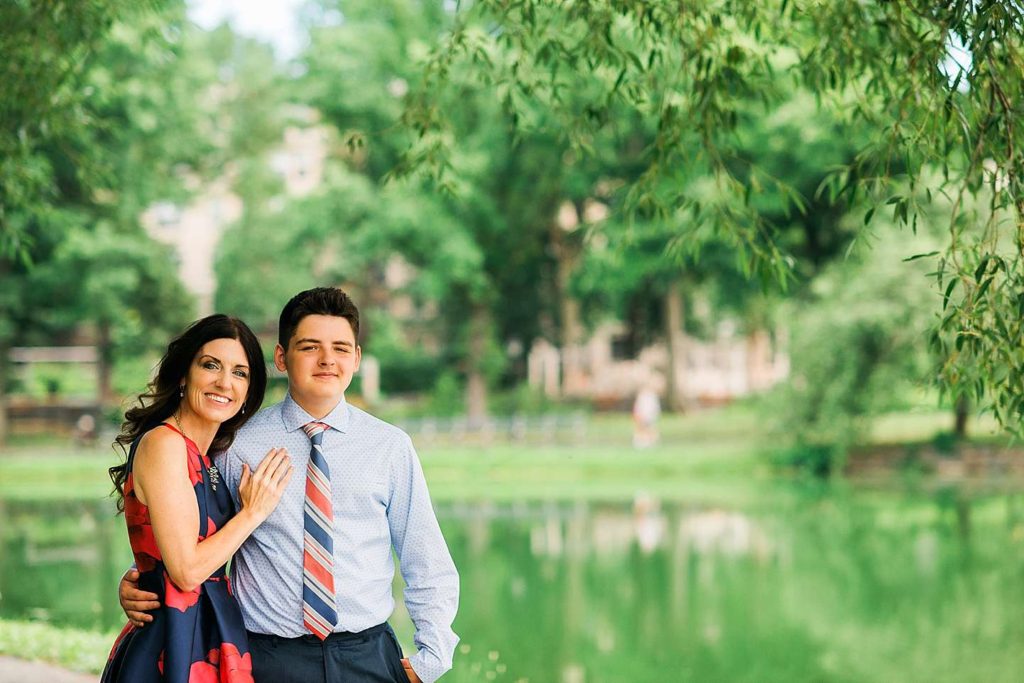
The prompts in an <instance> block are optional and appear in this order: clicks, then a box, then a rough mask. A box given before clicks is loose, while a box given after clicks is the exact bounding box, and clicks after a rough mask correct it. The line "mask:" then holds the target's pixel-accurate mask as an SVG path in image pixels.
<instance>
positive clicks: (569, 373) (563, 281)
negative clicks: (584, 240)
mask: <svg viewBox="0 0 1024 683" xmlns="http://www.w3.org/2000/svg"><path fill="white" fill-rule="evenodd" d="M551 240H552V245H553V246H554V253H555V258H556V259H557V269H556V271H555V279H556V283H555V284H556V289H557V295H558V309H559V310H558V312H559V314H560V317H561V323H562V324H561V332H562V334H561V339H560V342H561V346H562V394H563V395H565V396H578V395H580V394H581V393H582V392H584V391H585V390H586V383H587V378H586V375H585V373H584V371H583V349H582V339H583V326H582V325H581V324H580V304H579V302H578V301H577V300H576V299H575V298H574V297H573V296H572V295H571V294H569V282H570V280H571V279H572V273H573V270H574V269H575V267H576V260H577V258H578V256H579V252H580V247H579V244H578V240H576V239H575V238H574V237H573V236H572V235H569V234H566V233H565V232H564V230H563V229H562V228H561V227H559V226H557V225H555V226H553V227H552V228H551Z"/></svg>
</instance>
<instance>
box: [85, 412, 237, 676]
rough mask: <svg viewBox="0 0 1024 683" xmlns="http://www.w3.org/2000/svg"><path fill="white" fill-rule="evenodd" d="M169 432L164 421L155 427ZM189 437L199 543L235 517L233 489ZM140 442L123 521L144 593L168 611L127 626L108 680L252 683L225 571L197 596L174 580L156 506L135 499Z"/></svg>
mask: <svg viewBox="0 0 1024 683" xmlns="http://www.w3.org/2000/svg"><path fill="white" fill-rule="evenodd" d="M162 427H166V428H168V429H171V430H173V431H175V432H178V433H179V434H181V432H179V431H178V430H177V429H175V428H174V427H172V426H171V425H169V424H167V423H162V424H160V425H159V426H158V427H155V429H159V428H162ZM181 436H182V438H183V439H185V446H186V449H187V451H188V471H189V477H190V478H191V480H192V487H193V489H194V491H195V494H196V503H197V504H198V505H199V540H200V541H202V540H203V539H205V538H207V537H208V536H210V535H211V534H214V533H216V531H217V529H219V528H220V527H222V526H224V524H225V523H226V522H227V521H228V520H229V519H231V517H232V515H234V512H235V511H234V504H233V503H232V500H231V494H230V493H229V492H228V488H227V485H226V484H224V483H222V482H221V481H220V475H219V473H218V472H217V469H216V467H214V466H213V465H212V464H211V463H210V460H209V458H207V457H206V456H205V455H203V454H202V453H200V452H199V448H198V447H197V446H196V445H195V443H193V442H192V440H191V439H189V438H188V437H186V436H185V435H184V434H181ZM140 439H141V437H140V438H139V439H136V441H135V443H133V444H132V447H131V450H130V452H129V454H128V477H127V479H126V481H125V485H124V517H125V522H126V524H127V525H128V539H129V541H130V542H131V546H132V552H133V553H134V554H135V566H136V567H137V568H138V570H139V574H140V577H139V588H140V589H142V590H146V591H152V592H153V593H156V594H157V595H158V596H160V597H159V600H160V604H161V607H160V608H159V609H157V610H155V611H154V612H153V621H152V622H151V623H149V624H147V625H146V626H145V627H143V628H137V627H135V626H133V625H132V624H130V623H129V624H128V625H127V626H125V627H124V630H122V631H121V634H120V635H119V636H118V638H117V640H116V641H115V642H114V647H113V648H112V649H111V652H110V659H109V661H108V662H107V666H106V668H105V669H104V670H103V676H102V678H101V679H100V680H101V682H102V683H114V682H115V681H116V682H119V683H120V682H124V683H129V682H130V683H150V682H153V683H156V682H158V681H160V682H163V681H166V682H167V683H252V680H253V678H252V663H251V659H250V656H249V645H248V641H247V640H246V635H245V626H244V625H243V622H242V613H241V611H240V610H239V607H238V603H237V601H236V600H235V597H234V595H232V592H231V583H230V581H229V580H228V577H227V574H226V573H225V567H221V568H220V569H218V570H217V571H216V572H214V574H213V576H211V577H210V578H208V579H207V580H206V581H204V582H203V583H202V585H201V586H199V587H198V588H196V589H195V590H194V591H183V590H180V589H179V588H178V587H177V586H175V585H174V583H173V582H172V581H171V579H170V576H168V574H167V571H166V570H165V569H164V563H163V560H162V558H161V556H160V550H159V549H158V548H157V545H156V539H155V538H154V536H153V527H152V525H151V523H150V518H149V509H148V508H147V507H146V506H145V505H143V504H142V503H141V502H140V501H139V499H138V498H137V497H136V495H135V487H134V478H133V476H132V465H133V460H134V457H135V451H136V449H137V448H138V445H139V440H140Z"/></svg>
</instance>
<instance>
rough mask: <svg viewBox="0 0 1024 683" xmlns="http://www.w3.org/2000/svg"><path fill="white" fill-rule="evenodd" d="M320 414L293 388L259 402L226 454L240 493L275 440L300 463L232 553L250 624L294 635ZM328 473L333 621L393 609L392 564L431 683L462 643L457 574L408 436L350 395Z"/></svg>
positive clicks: (361, 619)
mask: <svg viewBox="0 0 1024 683" xmlns="http://www.w3.org/2000/svg"><path fill="white" fill-rule="evenodd" d="M312 420H313V418H312V417H311V416H310V415H309V414H307V413H306V411H304V410H303V409H302V408H300V407H299V405H298V404H297V403H295V401H293V400H292V398H291V396H290V395H289V396H287V397H286V398H285V400H284V401H282V402H281V403H278V404H277V405H274V406H271V407H269V408H264V409H263V410H261V411H259V412H258V413H256V415H254V416H253V417H252V419H251V420H249V422H248V423H246V425H245V426H244V427H242V429H241V430H239V432H238V434H237V436H236V437H235V441H234V443H233V444H232V446H231V448H230V449H228V450H227V451H226V452H225V453H224V454H222V455H221V456H219V457H218V459H217V465H218V467H220V469H221V470H222V474H223V476H224V478H225V481H227V483H228V486H229V487H230V489H231V495H232V496H234V498H235V503H236V505H237V504H238V502H239V501H238V484H239V480H240V479H241V476H242V463H248V464H249V468H250V469H251V470H255V469H256V466H257V465H259V463H260V461H261V460H262V459H263V457H264V456H265V455H266V454H267V452H268V451H269V450H270V449H271V448H281V447H284V448H287V449H288V453H289V455H290V457H291V460H292V463H293V464H294V466H295V471H294V473H293V474H292V478H291V480H290V481H289V482H288V488H287V490H286V491H285V492H284V495H283V496H282V497H281V503H280V504H279V505H278V507H277V509H276V510H275V511H274V512H273V513H271V515H270V516H269V517H268V518H267V520H266V521H265V522H264V523H263V524H262V525H261V526H260V527H259V528H257V529H256V531H255V532H254V533H253V534H252V536H250V537H249V539H248V540H247V541H246V542H245V543H243V544H242V547H241V548H240V549H239V550H238V552H237V553H236V554H235V558H234V563H233V565H232V574H231V575H232V581H233V582H234V588H235V594H236V596H237V598H238V602H239V604H240V605H241V608H242V616H243V618H244V619H245V627H246V628H247V629H249V630H250V631H254V632H256V633H271V634H275V635H278V636H283V637H286V638H294V637H297V636H301V635H306V634H308V633H309V631H308V630H307V629H306V628H305V627H304V626H303V625H302V551H303V528H302V507H303V503H304V501H305V487H306V465H307V463H308V462H309V452H310V441H309V438H308V437H307V436H306V434H305V432H303V431H302V426H303V425H304V424H306V423H307V422H310V421H312ZM319 421H320V422H323V423H325V424H327V425H328V426H329V427H330V429H328V430H327V431H326V432H324V440H323V450H324V456H325V457H326V458H327V463H328V467H329V468H330V474H331V498H332V501H333V509H334V586H335V592H336V595H335V602H336V609H337V611H338V624H337V626H336V627H335V631H351V632H355V631H362V630H364V629H367V628H370V627H371V626H376V625H377V624H381V623H383V622H385V621H387V619H388V618H389V617H390V616H391V613H392V612H393V611H394V607H395V601H394V598H393V597H392V595H391V585H392V580H393V578H394V573H395V565H394V560H393V559H392V556H391V549H392V547H394V549H395V552H396V554H397V555H398V561H399V567H400V568H401V571H402V576H403V578H404V579H405V582H406V588H405V604H406V607H407V608H408V610H409V616H410V617H411V618H412V622H413V624H414V625H415V626H416V634H415V636H414V642H415V644H416V647H417V648H418V652H417V653H416V654H415V655H413V656H412V657H410V664H411V665H412V668H413V670H415V671H416V673H417V674H418V675H419V677H420V678H422V679H423V681H424V682H425V683H433V681H434V680H436V679H437V678H438V677H439V676H441V674H443V673H444V672H446V671H448V670H449V669H451V667H452V656H453V654H454V652H455V646H456V644H457V643H458V642H459V638H458V636H456V635H455V632H454V631H452V622H453V621H454V619H455V613H456V611H457V609H458V602H459V575H458V572H457V571H456V569H455V563H454V562H452V558H451V554H450V553H449V552H448V546H447V544H445V541H444V537H443V536H442V535H441V529H440V527H439V526H438V524H437V518H436V517H435V515H434V510H433V508H432V507H431V504H430V496H429V494H428V492H427V484H426V480H425V479H424V478H423V470H422V468H421V466H420V462H419V458H418V457H417V456H416V451H415V449H414V448H413V445H412V441H411V440H410V439H409V436H408V435H407V434H406V433H405V432H403V431H402V430H400V429H399V428H397V427H394V426H392V425H390V424H388V423H386V422H384V421H382V420H379V419H377V418H375V417H373V416H372V415H370V414H368V413H366V412H364V411H362V410H359V409H358V408H355V407H353V406H350V405H348V404H347V403H346V402H345V401H344V400H342V401H341V402H340V403H339V404H338V405H337V406H336V407H335V408H334V410H333V411H331V413H330V414H329V415H327V416H326V417H324V418H322V419H320V420H319Z"/></svg>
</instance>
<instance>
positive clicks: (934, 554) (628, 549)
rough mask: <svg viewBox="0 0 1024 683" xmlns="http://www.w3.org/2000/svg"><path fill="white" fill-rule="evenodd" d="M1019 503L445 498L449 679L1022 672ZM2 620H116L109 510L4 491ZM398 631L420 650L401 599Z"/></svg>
mask: <svg viewBox="0 0 1024 683" xmlns="http://www.w3.org/2000/svg"><path fill="white" fill-rule="evenodd" d="M1021 508H1022V506H1021V505H1020V501H1019V497H1018V496H1005V495H1004V496H998V497H997V496H987V497H986V496H974V497H971V496H966V495H962V494H959V493H950V492H948V491H946V492H940V493H938V494H934V495H930V496H909V497H908V496H900V495H895V494H873V493H871V494H869V493H862V494H848V495H840V494H833V495H826V496H817V497H813V498H810V499H808V498H807V497H803V496H799V495H795V494H794V495H790V496H786V497H781V498H780V497H778V496H775V497H773V498H772V499H771V502H770V503H768V502H767V501H766V502H765V503H763V504H760V505H750V506H747V507H746V508H744V509H731V508H727V507H721V506H708V505H688V504H686V503H678V502H672V503H668V502H664V501H659V500H657V499H655V498H653V497H651V496H649V495H646V494H643V493H641V494H638V495H637V496H636V497H635V498H634V500H633V501H632V503H631V504H626V505H618V504H597V503H584V502H561V503H558V502H540V503H525V502H521V503H515V504H511V505H497V504H493V503H472V504H471V503H453V504H446V505H440V506H439V510H438V512H439V517H440V518H441V520H442V526H443V527H444V531H445V535H446V537H447V538H448V539H449V542H450V545H451V548H452V553H453V555H454V556H455V559H456V562H457V564H458V566H459V568H460V571H461V574H462V581H463V593H462V594H463V598H462V605H461V608H460V612H459V618H458V621H457V623H456V630H457V631H458V632H459V633H460V635H461V636H462V638H463V641H462V644H461V645H460V648H459V653H458V656H457V662H456V663H457V666H456V670H455V671H453V672H452V673H451V674H449V675H448V676H446V678H445V679H444V680H445V681H446V682H448V683H455V682H469V681H481V680H497V681H510V682H512V681H519V682H526V681H532V682H534V683H549V682H550V683H603V682H607V683H620V682H621V683H642V682H644V681H744V682H745V681H750V682H751V683H753V682H755V681H756V682H758V683H761V682H771V681H780V682H781V681H785V682H787V683H788V682H791V681H838V682H844V681H929V682H931V681H950V682H952V681H957V682H961V681H1016V680H1019V674H1020V672H1021V671H1024V647H1022V646H1024V620H1021V619H1020V618H1019V615H1020V614H1021V613H1024V522H1022V514H1021ZM0 529H2V546H0V548H2V551H3V554H2V557H0V615H2V616H5V617H12V618H38V619H47V620H51V621H54V622H57V623H64V624H73V625H77V626H83V627H101V628H111V627H114V626H116V625H118V624H119V623H120V621H121V617H120V614H119V611H118V609H117V605H116V596H115V595H114V586H115V584H116V581H117V578H118V576H119V575H120V572H121V571H122V570H123V568H124V567H125V566H126V565H127V564H128V563H129V561H130V552H129V551H128V547H127V540H126V539H125V537H124V531H123V521H122V520H121V519H120V518H114V517H112V516H111V514H110V510H109V506H108V504H107V502H106V501H104V503H103V504H102V505H100V504H97V505H79V504H70V503H63V504H62V503H50V502H47V503H45V504H42V503H39V504H34V503H12V502H8V503H0ZM395 623H396V628H397V630H398V631H399V632H400V634H401V635H402V636H403V639H404V641H405V642H407V643H408V642H411V638H410V635H411V627H410V625H409V624H408V621H407V618H406V617H405V615H404V613H403V611H402V608H401V607H399V608H398V612H397V614H396V619H395Z"/></svg>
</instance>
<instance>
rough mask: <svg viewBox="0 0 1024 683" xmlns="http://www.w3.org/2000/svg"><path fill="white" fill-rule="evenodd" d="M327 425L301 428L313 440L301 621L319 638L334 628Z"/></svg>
mask: <svg viewBox="0 0 1024 683" xmlns="http://www.w3.org/2000/svg"><path fill="white" fill-rule="evenodd" d="M327 428H328V427H327V425H325V424H324V423H323V422H310V423H309V424H307V425H304V426H303V427H302V429H303V430H304V431H305V432H306V435H307V436H309V439H310V441H312V442H313V448H312V451H311V452H310V454H309V467H308V468H306V505H305V507H304V508H303V514H302V525H303V529H304V534H303V535H304V537H305V547H304V550H303V553H302V623H303V624H304V625H305V626H306V628H308V629H309V630H310V632H311V633H313V634H314V635H315V636H316V637H318V638H319V639H320V640H324V639H325V638H327V636H329V635H330V634H331V632H332V631H334V625H335V624H337V623H338V613H337V611H335V609H334V604H335V603H334V513H333V512H332V511H331V471H330V468H328V467H327V460H326V459H325V458H324V452H323V446H322V444H323V438H324V432H325V431H326V430H327Z"/></svg>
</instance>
